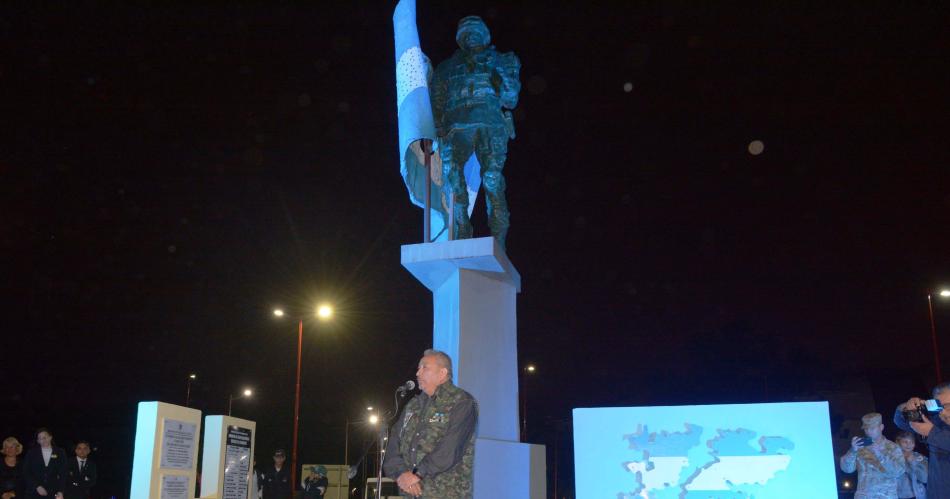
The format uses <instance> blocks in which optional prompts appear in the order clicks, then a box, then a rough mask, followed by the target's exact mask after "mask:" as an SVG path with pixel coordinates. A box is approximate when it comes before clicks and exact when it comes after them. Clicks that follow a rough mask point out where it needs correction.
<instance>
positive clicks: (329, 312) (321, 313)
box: [317, 304, 333, 320]
mask: <svg viewBox="0 0 950 499" xmlns="http://www.w3.org/2000/svg"><path fill="white" fill-rule="evenodd" d="M317 317H319V318H320V319H323V320H326V319H329V318H330V317H333V307H331V306H330V305H326V304H324V305H320V306H319V307H317Z"/></svg>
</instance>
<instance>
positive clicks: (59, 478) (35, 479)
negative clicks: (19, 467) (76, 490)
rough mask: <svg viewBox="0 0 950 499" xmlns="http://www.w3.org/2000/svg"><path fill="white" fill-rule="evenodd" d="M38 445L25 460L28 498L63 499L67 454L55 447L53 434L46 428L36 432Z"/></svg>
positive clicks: (24, 469)
mask: <svg viewBox="0 0 950 499" xmlns="http://www.w3.org/2000/svg"><path fill="white" fill-rule="evenodd" d="M36 443H37V445H36V446H35V447H33V448H32V449H30V450H29V452H27V453H26V459H24V460H23V478H24V480H25V481H26V497H29V498H32V499H41V498H42V499H63V489H64V485H65V482H66V452H65V451H64V450H63V449H62V448H60V447H56V446H55V445H53V434H52V433H50V431H49V430H47V429H46V428H40V429H39V430H36Z"/></svg>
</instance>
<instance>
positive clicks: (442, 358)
mask: <svg viewBox="0 0 950 499" xmlns="http://www.w3.org/2000/svg"><path fill="white" fill-rule="evenodd" d="M422 356H423V357H435V359H436V362H438V363H439V366H441V367H444V368H446V369H447V370H448V371H449V381H452V358H451V357H449V355H448V354H447V353H445V352H443V351H440V350H434V349H432V348H429V349H426V351H425V352H422Z"/></svg>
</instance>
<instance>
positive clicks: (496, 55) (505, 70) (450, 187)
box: [431, 16, 521, 247]
mask: <svg viewBox="0 0 950 499" xmlns="http://www.w3.org/2000/svg"><path fill="white" fill-rule="evenodd" d="M468 30H477V31H480V32H481V33H482V34H483V35H484V37H485V43H486V44H487V43H488V42H489V40H490V39H491V36H490V34H489V32H488V27H487V26H485V23H484V22H482V20H481V18H479V17H477V16H468V17H465V18H463V19H462V20H461V21H459V28H458V35H457V36H456V40H460V39H461V38H462V36H463V34H464V33H465V32H466V31H468ZM460 47H461V42H460ZM520 72H521V62H520V61H519V60H518V57H517V56H516V55H515V54H514V53H512V52H507V53H500V52H498V51H497V50H495V47H494V46H493V45H486V46H484V47H482V48H480V49H478V50H468V49H465V48H460V49H459V50H456V51H455V53H454V54H452V57H450V58H449V59H447V60H445V61H443V62H442V63H441V64H439V66H438V67H437V68H436V70H435V73H434V75H433V77H432V84H431V89H432V112H433V117H434V119H435V125H436V133H437V135H438V137H439V156H440V157H441V159H442V178H443V182H444V183H443V191H444V193H445V196H446V199H448V198H449V197H451V196H454V197H455V228H454V233H453V234H454V236H455V237H456V238H458V239H467V238H470V237H472V224H471V221H470V220H469V216H468V203H469V199H468V189H467V184H466V181H465V175H464V172H463V169H464V167H465V163H466V161H468V158H469V157H470V156H471V155H472V153H473V152H474V153H475V157H476V158H477V159H478V163H479V166H480V167H481V171H480V172H479V175H480V177H481V179H482V184H483V185H484V186H485V201H486V203H485V204H486V207H487V210H488V226H489V228H490V229H491V233H492V236H493V237H494V238H495V239H496V240H498V243H499V244H500V245H501V246H502V247H504V246H505V238H506V236H507V234H508V226H509V213H508V201H507V199H506V198H505V176H504V175H503V174H502V168H503V167H504V166H505V159H506V158H507V155H508V139H510V138H514V136H515V128H514V120H513V119H512V116H511V111H509V110H510V109H514V108H515V106H517V105H518V93H519V92H520V91H521V82H520V81H519V74H520Z"/></svg>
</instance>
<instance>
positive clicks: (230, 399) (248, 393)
mask: <svg viewBox="0 0 950 499" xmlns="http://www.w3.org/2000/svg"><path fill="white" fill-rule="evenodd" d="M253 394H254V392H253V391H252V390H251V389H250V388H245V389H244V391H242V392H241V394H240V395H228V416H230V415H231V403H232V402H234V400H235V399H239V398H242V397H250V396H251V395H253Z"/></svg>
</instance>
